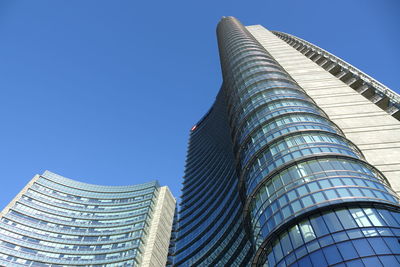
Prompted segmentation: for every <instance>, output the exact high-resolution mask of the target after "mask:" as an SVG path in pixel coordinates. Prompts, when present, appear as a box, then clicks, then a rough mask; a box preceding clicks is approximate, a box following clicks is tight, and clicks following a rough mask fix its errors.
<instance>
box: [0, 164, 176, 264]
mask: <svg viewBox="0 0 400 267" xmlns="http://www.w3.org/2000/svg"><path fill="white" fill-rule="evenodd" d="M174 208H175V199H174V198H173V197H172V195H171V193H170V191H169V189H168V188H167V187H160V186H159V185H158V183H157V182H149V183H145V184H140V185H132V186H100V185H92V184H86V183H81V182H77V181H74V180H71V179H68V178H64V177H62V176H60V175H57V174H55V173H52V172H49V171H46V172H44V173H43V174H42V175H36V176H35V177H34V178H33V179H32V180H31V181H30V182H29V183H28V184H27V185H26V187H25V188H24V189H23V190H22V191H21V192H20V193H19V194H18V195H17V196H16V197H15V198H14V200H13V201H11V203H10V204H9V205H8V206H7V207H6V208H5V209H4V210H3V211H2V213H1V214H0V266H163V265H165V263H166V261H167V254H168V246H169V239H170V233H171V227H172V220H173V215H174Z"/></svg>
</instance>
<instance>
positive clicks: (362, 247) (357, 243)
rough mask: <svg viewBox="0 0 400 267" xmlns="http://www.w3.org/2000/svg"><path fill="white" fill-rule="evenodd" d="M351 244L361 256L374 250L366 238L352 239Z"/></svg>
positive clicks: (369, 254) (372, 253)
mask: <svg viewBox="0 0 400 267" xmlns="http://www.w3.org/2000/svg"><path fill="white" fill-rule="evenodd" d="M352 242H353V245H354V247H355V248H356V250H357V252H358V254H359V255H360V256H361V257H366V256H371V255H374V254H375V253H374V251H373V249H372V248H371V246H370V244H369V243H368V241H367V240H366V239H356V240H353V241H352Z"/></svg>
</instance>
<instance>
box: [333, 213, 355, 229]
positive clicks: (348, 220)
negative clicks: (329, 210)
mask: <svg viewBox="0 0 400 267" xmlns="http://www.w3.org/2000/svg"><path fill="white" fill-rule="evenodd" d="M335 213H336V215H337V216H338V218H339V221H340V222H341V223H342V225H343V226H344V228H345V229H351V228H356V227H357V224H356V223H355V221H354V219H353V217H352V216H351V214H350V213H349V211H348V210H347V209H342V210H336V211H335Z"/></svg>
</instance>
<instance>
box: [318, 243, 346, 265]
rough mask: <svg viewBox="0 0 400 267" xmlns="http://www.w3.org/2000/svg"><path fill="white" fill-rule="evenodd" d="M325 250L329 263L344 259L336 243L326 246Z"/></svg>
mask: <svg viewBox="0 0 400 267" xmlns="http://www.w3.org/2000/svg"><path fill="white" fill-rule="evenodd" d="M323 252H324V255H325V258H326V260H327V261H328V264H329V265H333V264H335V263H338V262H341V261H343V258H342V256H341V255H340V253H339V250H338V249H337V248H336V246H335V245H333V246H330V247H326V248H324V249H323Z"/></svg>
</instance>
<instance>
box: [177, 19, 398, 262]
mask: <svg viewBox="0 0 400 267" xmlns="http://www.w3.org/2000/svg"><path fill="white" fill-rule="evenodd" d="M217 35H218V44H219V51H220V59H221V66H222V73H223V85H222V88H221V90H220V92H219V94H218V96H217V99H216V101H215V103H214V105H213V106H212V108H211V109H210V111H209V112H208V113H207V114H206V115H205V116H204V118H203V119H201V120H200V122H199V123H197V124H196V125H195V126H194V127H193V128H192V130H191V134H190V141H189V149H188V155H187V164H186V171H185V177H184V179H185V180H184V187H183V195H182V202H181V210H180V211H179V227H178V230H177V239H176V254H175V259H174V264H175V265H177V266H190V265H195V266H199V265H205V266H208V265H210V266H220V265H237V266H239V265H243V266H246V265H250V264H252V265H254V266H264V265H266V266H289V265H292V264H293V266H313V265H314V266H328V265H334V264H340V263H344V262H348V263H349V264H350V262H351V261H353V262H354V263H357V264H358V263H360V264H364V265H367V266H368V264H371V263H373V262H377V263H379V264H382V265H385V264H387V263H390V262H391V263H394V262H396V263H397V264H400V262H397V259H396V257H395V255H400V248H399V245H398V243H397V245H395V248H393V246H394V244H395V243H396V242H397V241H396V240H397V239H396V236H399V237H400V213H399V206H398V196H397V195H396V194H395V193H394V191H393V190H392V189H391V187H390V185H389V183H388V181H387V179H386V178H385V177H384V175H383V174H382V173H381V172H380V171H378V170H377V169H376V168H374V167H373V166H372V165H370V164H369V163H368V162H367V161H366V160H365V158H364V156H363V154H362V153H361V151H360V150H359V149H358V148H357V147H356V146H355V145H354V144H353V143H352V142H351V141H350V140H348V139H347V138H346V137H345V136H344V134H343V132H342V130H341V129H340V128H339V127H338V126H337V125H336V124H335V123H333V122H332V121H331V120H330V119H329V117H328V116H327V115H326V113H325V112H324V111H323V110H322V109H321V108H319V107H318V105H317V104H316V103H315V102H314V100H313V99H312V98H310V97H309V96H308V95H307V94H306V92H305V91H304V90H303V89H302V88H301V87H300V86H299V85H298V84H297V83H296V81H295V80H294V79H293V78H292V77H291V76H290V75H289V74H288V73H287V72H286V70H285V69H284V68H283V67H282V66H281V65H280V64H279V62H277V61H276V60H275V59H274V58H273V57H272V56H271V55H270V54H269V53H268V51H266V49H265V48H264V47H263V46H262V45H261V44H260V43H259V42H258V41H257V39H256V38H255V37H254V36H253V35H252V34H251V33H250V32H249V31H248V30H247V29H246V28H245V27H244V26H243V25H242V24H241V23H240V22H239V21H238V20H237V19H235V18H233V17H224V18H222V20H221V22H220V23H219V24H218V27H217ZM370 231H371V232H370ZM370 233H371V234H370ZM376 244H381V245H382V246H383V247H384V248H385V249H383V250H381V251H380V250H379V249H372V247H374V246H375V245H376ZM359 245H362V246H365V247H368V249H369V248H371V249H370V250H368V252H365V251H362V250H361V249H360V248H359Z"/></svg>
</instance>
